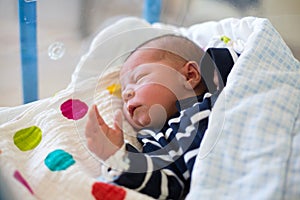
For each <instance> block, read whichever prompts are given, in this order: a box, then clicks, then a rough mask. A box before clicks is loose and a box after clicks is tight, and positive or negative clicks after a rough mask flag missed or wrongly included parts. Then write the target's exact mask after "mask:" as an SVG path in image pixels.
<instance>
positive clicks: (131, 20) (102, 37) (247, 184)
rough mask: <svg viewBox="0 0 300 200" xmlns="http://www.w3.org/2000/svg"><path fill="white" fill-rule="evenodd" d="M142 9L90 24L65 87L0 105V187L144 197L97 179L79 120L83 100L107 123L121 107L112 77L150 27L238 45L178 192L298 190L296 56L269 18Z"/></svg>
mask: <svg viewBox="0 0 300 200" xmlns="http://www.w3.org/2000/svg"><path fill="white" fill-rule="evenodd" d="M151 2H152V3H153V2H155V3H156V4H155V5H156V6H158V8H159V6H160V4H159V3H160V1H146V3H148V4H147V5H148V6H150V5H151V4H150V3H151ZM33 3H34V2H33ZM148 11H149V10H148ZM148 11H145V13H146V20H145V19H142V18H137V17H125V18H123V19H121V20H119V21H117V22H115V23H113V24H111V25H110V26H108V27H106V28H105V29H103V30H102V31H100V32H99V33H98V34H97V35H96V36H95V38H94V39H93V41H92V42H91V44H90V47H89V49H88V51H87V52H85V54H84V55H82V57H81V59H80V61H79V63H78V64H77V66H76V68H75V70H74V72H73V74H72V79H71V82H70V83H69V85H68V86H67V87H66V88H65V89H63V90H61V91H59V92H58V93H56V94H55V95H54V96H52V97H49V98H45V99H41V100H36V101H33V102H31V103H27V104H24V105H20V106H15V107H9V108H1V109H0V137H1V140H0V161H1V162H0V169H1V174H0V175H1V189H3V188H4V186H2V183H5V186H6V187H5V190H4V192H2V191H1V194H2V195H3V196H4V195H6V196H4V197H9V198H10V199H43V200H44V199H144V200H145V199H152V198H151V197H150V196H146V195H143V194H141V193H139V192H138V191H134V190H131V189H128V188H124V187H120V186H116V185H111V184H108V183H104V182H101V181H99V179H97V177H99V176H101V171H100V170H99V169H100V167H101V165H102V162H101V161H100V160H99V159H97V158H96V157H95V156H94V155H93V154H92V153H91V152H90V151H89V150H88V149H87V147H86V143H85V137H84V126H85V122H86V118H87V116H86V113H87V111H88V109H89V108H90V107H91V105H92V104H97V105H98V109H99V111H100V113H101V114H102V115H103V118H104V120H105V121H106V122H107V123H108V124H109V125H112V123H113V122H112V118H113V117H112V116H113V115H114V111H115V110H116V109H117V108H120V107H121V99H120V96H119V93H118V92H119V90H118V88H117V87H116V86H117V85H118V75H119V70H120V66H121V65H122V62H123V61H124V58H125V57H126V55H127V54H128V52H130V51H132V50H133V49H134V48H135V47H137V46H138V45H139V44H141V43H142V42H144V41H146V40H148V39H150V38H153V37H155V36H159V35H164V34H177V35H183V36H185V37H188V38H189V39H191V40H193V41H194V42H196V43H197V44H198V45H199V46H200V47H202V48H203V49H204V50H206V49H207V48H210V47H216V48H218V47H223V48H224V47H225V48H235V49H236V50H238V51H239V53H241V55H240V57H239V58H238V60H237V62H236V63H235V65H234V67H233V69H232V71H231V72H230V74H229V76H228V79H227V85H226V87H225V88H224V89H223V91H222V92H221V94H220V96H219V97H218V100H217V101H216V104H215V106H214V108H213V111H212V114H211V116H210V122H209V125H208V129H207V131H206V134H205V137H204V139H203V141H202V144H201V148H200V150H199V153H198V156H197V161H196V163H195V167H194V171H193V174H192V183H191V189H190V192H189V194H188V196H187V197H186V199H199V198H200V197H201V198H203V199H297V198H299V196H300V190H299V188H298V186H299V185H300V173H299V172H300V156H299V155H300V147H299V145H298V143H299V142H300V80H299V76H300V63H299V61H298V60H297V59H296V58H295V57H294V55H293V53H292V52H291V50H290V49H289V47H288V46H287V45H286V43H285V41H284V40H283V39H282V37H281V35H280V34H279V33H278V31H277V30H276V29H275V28H274V26H273V25H272V23H271V22H270V21H269V20H268V19H265V18H258V17H244V18H224V19H221V20H218V21H207V22H203V23H196V24H193V25H191V26H186V27H184V26H174V25H170V24H165V23H162V22H159V20H158V19H159V17H158V16H159V15H158V14H159V12H156V13H154V14H155V15H152V14H153V13H152V14H151V13H150V14H149V13H147V12H148ZM156 11H157V10H156ZM224 38H226V40H224ZM120 43H122V45H120ZM107 49H109V51H108V50H107ZM112 52H113V53H112ZM24 92H26V89H24ZM34 95H36V93H35V94H34ZM30 98H31V97H30ZM34 98H36V96H35V97H33V99H34ZM123 123H124V132H125V133H130V134H127V137H128V138H127V139H128V140H129V141H130V142H131V143H132V144H134V145H138V144H137V143H136V141H135V138H134V134H132V133H134V130H133V129H132V127H130V125H129V124H128V123H127V122H126V121H124V122H123ZM4 193H5V194H4Z"/></svg>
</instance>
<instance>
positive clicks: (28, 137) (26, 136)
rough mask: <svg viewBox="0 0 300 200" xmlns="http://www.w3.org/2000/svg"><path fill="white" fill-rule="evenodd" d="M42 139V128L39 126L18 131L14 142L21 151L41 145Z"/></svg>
mask: <svg viewBox="0 0 300 200" xmlns="http://www.w3.org/2000/svg"><path fill="white" fill-rule="evenodd" d="M41 140H42V130H41V129H40V128H39V127H37V126H31V127H28V128H24V129H21V130H19V131H17V132H16V133H15V135H14V144H15V145H16V146H17V147H18V148H19V149H20V150H21V151H28V150H32V149H34V148H35V147H37V146H38V145H39V143H40V142H41Z"/></svg>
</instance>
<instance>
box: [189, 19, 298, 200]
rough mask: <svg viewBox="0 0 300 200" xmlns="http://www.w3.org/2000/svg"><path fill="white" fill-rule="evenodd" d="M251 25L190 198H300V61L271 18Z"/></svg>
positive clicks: (216, 114)
mask: <svg viewBox="0 0 300 200" xmlns="http://www.w3.org/2000/svg"><path fill="white" fill-rule="evenodd" d="M249 26H250V27H251V28H252V29H253V32H252V33H251V35H250V36H249V38H248V40H247V43H246V45H245V47H246V48H245V50H244V52H243V53H242V55H241V56H240V58H239V59H238V61H237V63H236V65H235V66H234V68H233V70H232V72H231V73H230V75H229V77H228V81H227V86H226V87H225V89H224V91H223V93H222V94H221V95H220V97H219V99H218V100H217V103H216V104H215V107H214V110H213V112H212V115H211V117H210V123H209V127H208V130H207V132H206V134H205V137H204V140H203V142H202V146H201V148H200V153H199V155H198V157H197V161H196V164H195V166H194V169H195V170H194V171H193V176H192V187H191V192H190V194H189V196H188V198H187V199H199V198H201V199H222V200H224V199H272V200H275V199H299V197H300V188H299V186H300V145H299V144H300V143H299V142H300V112H299V111H300V79H299V77H300V64H299V61H297V60H296V59H295V58H294V57H293V55H292V53H291V51H290V50H289V48H288V47H287V46H286V44H285V43H284V41H283V40H282V39H281V37H280V35H279V34H278V33H277V32H276V30H275V29H274V27H273V26H272V25H271V24H270V22H269V21H268V20H264V19H256V20H254V21H252V22H251V24H249ZM239 31H240V30H236V32H235V34H238V32H239Z"/></svg>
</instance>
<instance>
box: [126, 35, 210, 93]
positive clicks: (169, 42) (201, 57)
mask: <svg viewBox="0 0 300 200" xmlns="http://www.w3.org/2000/svg"><path fill="white" fill-rule="evenodd" d="M151 49H155V50H160V51H161V52H162V54H161V56H162V57H161V59H163V58H170V59H172V60H174V61H175V62H180V61H181V62H182V61H184V62H187V61H194V62H196V63H197V64H198V65H199V71H200V73H201V76H202V80H203V84H204V85H205V87H206V89H207V90H208V91H215V90H216V85H215V83H214V81H213V77H214V70H215V69H216V68H215V64H214V62H213V60H212V59H211V58H210V56H209V55H208V54H206V53H205V52H204V51H203V50H202V49H201V48H200V47H199V46H198V45H197V44H196V43H194V42H193V41H192V40H190V39H188V38H186V37H184V36H180V35H174V34H166V35H162V36H158V37H155V38H152V39H150V40H148V41H146V42H144V43H142V44H140V45H139V46H138V47H137V48H135V50H134V51H133V52H131V54H130V55H129V56H128V57H127V58H126V60H127V59H128V58H129V57H130V56H131V55H132V54H133V53H134V52H136V51H138V50H151Z"/></svg>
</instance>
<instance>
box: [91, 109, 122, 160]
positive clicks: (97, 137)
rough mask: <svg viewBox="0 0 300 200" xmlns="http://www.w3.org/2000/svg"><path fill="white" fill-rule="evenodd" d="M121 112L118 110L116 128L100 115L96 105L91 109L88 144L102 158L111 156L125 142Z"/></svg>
mask: <svg viewBox="0 0 300 200" xmlns="http://www.w3.org/2000/svg"><path fill="white" fill-rule="evenodd" d="M121 112H122V111H117V114H116V115H115V117H114V128H110V127H109V126H108V125H107V124H106V123H105V122H104V120H103V119H102V117H101V116H100V114H99V112H98V109H97V106H96V105H93V107H92V109H91V110H90V111H89V115H88V121H87V123H86V127H85V136H86V139H87V146H88V148H89V149H90V150H91V151H92V152H93V153H95V154H96V156H98V157H99V158H100V159H102V160H106V159H107V158H109V157H110V156H111V155H113V154H114V153H115V152H116V151H117V150H118V149H119V148H121V147H122V145H123V144H124V140H123V131H122V113H121Z"/></svg>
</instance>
